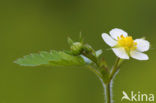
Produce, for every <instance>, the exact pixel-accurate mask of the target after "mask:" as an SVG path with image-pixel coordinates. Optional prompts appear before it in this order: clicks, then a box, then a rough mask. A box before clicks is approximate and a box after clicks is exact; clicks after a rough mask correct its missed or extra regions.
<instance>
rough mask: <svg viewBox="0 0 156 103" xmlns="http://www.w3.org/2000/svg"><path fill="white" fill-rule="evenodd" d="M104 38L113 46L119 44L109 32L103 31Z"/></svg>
mask: <svg viewBox="0 0 156 103" xmlns="http://www.w3.org/2000/svg"><path fill="white" fill-rule="evenodd" d="M102 38H103V40H104V41H105V42H106V43H107V44H108V45H109V46H111V47H113V46H115V45H116V44H117V41H115V40H114V39H113V38H112V37H110V36H109V35H108V34H106V33H103V34H102Z"/></svg>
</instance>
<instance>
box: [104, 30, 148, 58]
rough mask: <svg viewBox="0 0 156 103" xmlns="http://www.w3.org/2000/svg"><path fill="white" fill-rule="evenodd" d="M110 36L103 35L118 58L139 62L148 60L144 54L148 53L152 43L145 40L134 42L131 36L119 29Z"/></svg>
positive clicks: (112, 31)
mask: <svg viewBox="0 0 156 103" xmlns="http://www.w3.org/2000/svg"><path fill="white" fill-rule="evenodd" d="M110 35H111V36H109V35H108V34H106V33H103V34H102V38H103V40H104V41H105V42H106V43H107V44H108V45H109V46H111V47H112V50H113V52H114V53H115V55H116V56H118V57H119V58H122V59H129V57H132V58H135V59H138V60H148V59H149V58H148V56H147V55H146V54H144V53H143V52H145V51H148V50H149V47H150V43H149V42H148V41H147V40H144V39H136V40H133V38H132V37H131V36H128V34H127V33H126V32H125V31H123V30H121V29H118V28H115V29H112V30H111V31H110Z"/></svg>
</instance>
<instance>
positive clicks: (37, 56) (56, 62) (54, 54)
mask: <svg viewBox="0 0 156 103" xmlns="http://www.w3.org/2000/svg"><path fill="white" fill-rule="evenodd" d="M15 63H17V64H19V65H22V66H40V65H52V66H73V65H85V61H84V60H83V58H82V57H80V56H73V55H70V54H68V53H67V52H62V51H50V52H46V51H41V52H40V53H33V54H30V55H27V56H24V57H23V58H20V59H18V60H16V61H15Z"/></svg>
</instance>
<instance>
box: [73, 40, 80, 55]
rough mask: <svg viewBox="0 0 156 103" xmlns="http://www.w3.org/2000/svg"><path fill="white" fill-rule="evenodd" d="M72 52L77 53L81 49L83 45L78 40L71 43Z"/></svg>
mask: <svg viewBox="0 0 156 103" xmlns="http://www.w3.org/2000/svg"><path fill="white" fill-rule="evenodd" d="M71 50H72V53H73V54H74V55H79V54H81V52H82V50H83V45H82V43H80V42H74V43H73V45H72V46H71Z"/></svg>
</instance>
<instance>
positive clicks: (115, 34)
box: [109, 28, 128, 40]
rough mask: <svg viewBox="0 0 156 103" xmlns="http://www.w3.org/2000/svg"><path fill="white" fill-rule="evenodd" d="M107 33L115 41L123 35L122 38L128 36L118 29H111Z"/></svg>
mask: <svg viewBox="0 0 156 103" xmlns="http://www.w3.org/2000/svg"><path fill="white" fill-rule="evenodd" d="M109 33H110V35H111V36H112V37H113V38H114V39H116V40H117V39H118V37H120V36H121V35H123V36H124V37H126V36H128V34H127V33H126V32H125V31H123V30H122V29H118V28H115V29H112V30H111V31H110V32H109Z"/></svg>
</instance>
